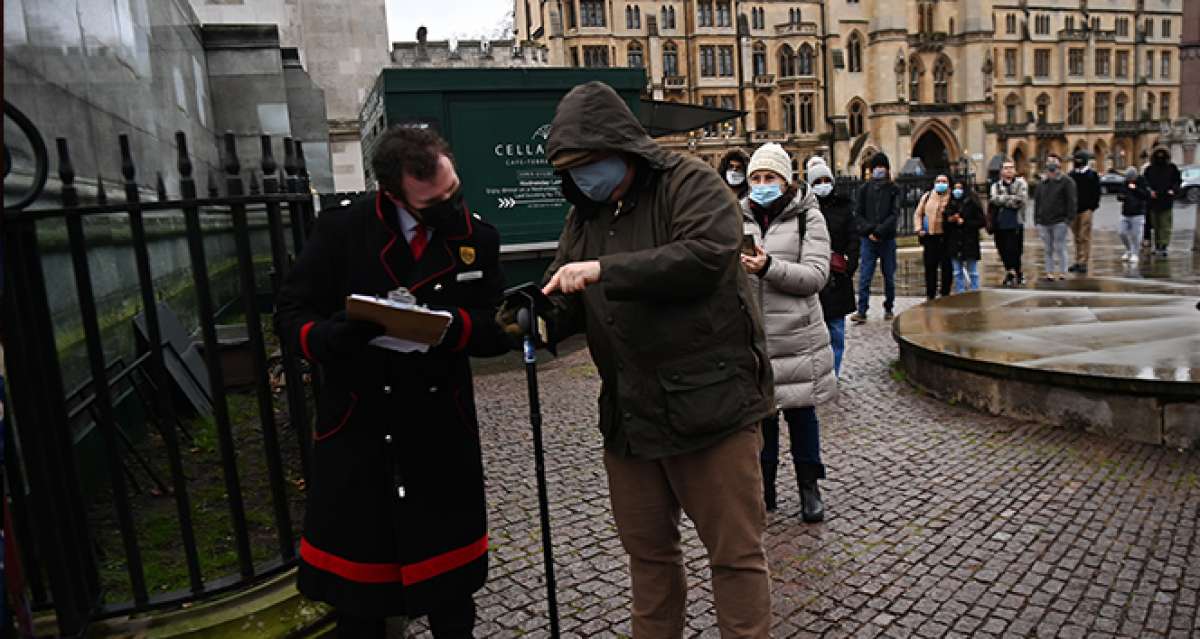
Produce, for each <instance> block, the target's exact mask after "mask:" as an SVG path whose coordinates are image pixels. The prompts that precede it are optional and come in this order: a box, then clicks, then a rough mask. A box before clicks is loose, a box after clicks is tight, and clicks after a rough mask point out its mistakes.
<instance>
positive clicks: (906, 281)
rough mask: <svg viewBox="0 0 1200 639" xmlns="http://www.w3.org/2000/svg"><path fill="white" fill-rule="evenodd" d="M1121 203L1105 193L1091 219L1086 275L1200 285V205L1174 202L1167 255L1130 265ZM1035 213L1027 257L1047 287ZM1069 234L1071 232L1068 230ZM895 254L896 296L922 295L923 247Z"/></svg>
mask: <svg viewBox="0 0 1200 639" xmlns="http://www.w3.org/2000/svg"><path fill="white" fill-rule="evenodd" d="M1120 204H1121V203H1120V202H1118V201H1117V199H1116V197H1115V196H1112V195H1105V196H1103V197H1102V198H1101V202H1100V208H1099V209H1098V210H1097V211H1096V213H1095V214H1094V218H1093V236H1092V257H1091V264H1090V272H1089V274H1088V275H1090V276H1092V277H1096V276H1101V277H1120V278H1127V279H1141V280H1169V281H1173V282H1183V283H1193V284H1200V251H1195V250H1193V249H1194V237H1195V233H1194V229H1195V224H1196V222H1195V220H1196V207H1194V206H1183V205H1177V206H1176V207H1175V224H1174V231H1173V233H1172V235H1171V237H1172V239H1171V247H1170V252H1169V254H1168V256H1167V257H1153V256H1150V255H1148V254H1146V253H1143V254H1142V257H1141V259H1140V260H1139V262H1138V263H1137V264H1135V265H1129V264H1127V263H1125V262H1123V261H1122V260H1121V253H1122V252H1123V251H1124V248H1123V246H1122V245H1121V239H1120V237H1119V236H1118V235H1117V225H1118V222H1119V220H1120V217H1121V213H1120ZM1032 216H1033V213H1032V207H1031V208H1030V210H1029V211H1028V212H1027V217H1028V218H1029V224H1028V225H1027V226H1026V229H1025V230H1026V234H1025V255H1024V259H1023V262H1024V266H1025V273H1026V276H1027V278H1028V280H1029V286H1030V287H1041V286H1044V283H1042V282H1038V281H1036V277H1037V276H1039V275H1041V274H1042V272H1043V270H1042V265H1043V260H1044V257H1043V256H1044V251H1043V250H1042V242H1041V240H1040V239H1038V236H1037V228H1036V227H1034V226H1033V224H1032V219H1033V217H1032ZM1068 236H1070V234H1069V233H1068ZM980 237H981V238H982V241H981V248H982V250H983V262H982V264H980V269H979V271H980V279H981V283H982V286H984V287H988V286H999V285H1000V283H1001V282H1002V281H1003V280H1004V267H1003V265H1002V264H1001V263H1000V255H999V253H997V252H996V249H995V245H994V244H993V243H992V239H991V237H990V236H989V235H988V234H987V233H985V232H980ZM1067 253H1068V257H1069V258H1071V260H1072V261H1073V259H1074V255H1075V245H1074V243H1073V238H1072V239H1071V240H1068V251H1067ZM897 258H898V259H897V265H896V293H897V295H913V296H924V295H925V275H924V272H925V271H924V266H923V264H922V261H921V249H920V247H910V248H901V249H900V250H899V251H898V255H897ZM1070 277H1072V278H1075V277H1077V276H1073V275H1072V276H1070ZM882 282H883V280H882V275H881V274H880V273H878V269H877V273H876V275H875V279H874V282H873V284H872V288H871V291H872V292H873V293H877V294H881V293H882V292H883V288H882V286H883V283H882Z"/></svg>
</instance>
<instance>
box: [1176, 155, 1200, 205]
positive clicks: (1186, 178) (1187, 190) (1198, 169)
mask: <svg viewBox="0 0 1200 639" xmlns="http://www.w3.org/2000/svg"><path fill="white" fill-rule="evenodd" d="M1179 172H1180V173H1181V174H1183V187H1182V188H1181V189H1179V197H1180V198H1181V199H1183V200H1186V201H1187V202H1188V203H1189V204H1200V164H1189V165H1187V166H1185V167H1183V168H1182V169H1180V170H1179Z"/></svg>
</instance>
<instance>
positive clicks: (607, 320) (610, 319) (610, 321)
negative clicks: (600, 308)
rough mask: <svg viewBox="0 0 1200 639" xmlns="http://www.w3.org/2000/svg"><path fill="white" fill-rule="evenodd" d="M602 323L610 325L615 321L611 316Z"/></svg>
mask: <svg viewBox="0 0 1200 639" xmlns="http://www.w3.org/2000/svg"><path fill="white" fill-rule="evenodd" d="M604 321H606V322H608V323H609V324H612V323H613V322H616V320H615V319H613V316H612V315H609V316H608V317H606V318H604Z"/></svg>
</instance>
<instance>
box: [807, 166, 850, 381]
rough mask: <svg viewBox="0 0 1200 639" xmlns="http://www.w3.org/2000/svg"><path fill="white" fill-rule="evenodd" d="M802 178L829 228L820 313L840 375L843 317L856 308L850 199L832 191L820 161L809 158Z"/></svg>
mask: <svg viewBox="0 0 1200 639" xmlns="http://www.w3.org/2000/svg"><path fill="white" fill-rule="evenodd" d="M806 176H807V177H808V182H809V184H811V185H812V190H813V193H815V194H816V196H817V204H818V205H819V206H820V207H821V214H822V215H824V216H825V226H826V227H827V228H828V229H829V248H830V257H829V260H830V264H829V283H828V284H826V285H825V288H823V289H821V310H822V311H824V313H825V326H827V327H828V328H829V340H830V343H829V344H830V346H832V347H833V369H834V371H835V372H836V373H837V374H838V375H841V372H842V355H843V354H844V353H845V352H846V316H847V315H849V314H850V313H853V312H854V310H855V308H856V306H855V303H854V274H855V273H856V272H857V271H858V252H859V250H860V246H859V241H858V228H857V225H856V223H855V222H856V220H855V219H854V205H853V203H852V202H851V201H850V198H848V197H846V196H844V195H841V194H839V193H837V192H836V191H835V190H834V188H833V173H832V172H831V171H830V170H829V165H828V164H825V160H824V158H822V157H820V156H814V157H813V158H812V159H810V160H809V161H808V166H807V171H806Z"/></svg>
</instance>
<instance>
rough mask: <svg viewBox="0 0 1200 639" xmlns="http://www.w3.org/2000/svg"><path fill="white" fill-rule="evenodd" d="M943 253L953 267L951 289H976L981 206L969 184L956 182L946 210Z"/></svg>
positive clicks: (962, 290) (977, 285)
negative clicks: (947, 256) (968, 283)
mask: <svg viewBox="0 0 1200 639" xmlns="http://www.w3.org/2000/svg"><path fill="white" fill-rule="evenodd" d="M945 219H946V221H945V229H946V230H945V233H946V254H947V255H949V256H950V268H951V270H952V271H954V292H955V293H962V292H964V291H966V290H967V278H968V277H969V278H970V281H971V284H970V290H972V291H978V290H979V259H980V255H981V254H980V251H979V229H981V228H983V226H984V217H983V207H982V206H981V205H980V204H979V201H978V200H977V199H976V198H975V193H974V192H973V191H972V190H971V188H970V185H969V184H964V183H962V182H955V183H954V189H953V190H951V191H950V203H949V204H948V205H946V213H945Z"/></svg>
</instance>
